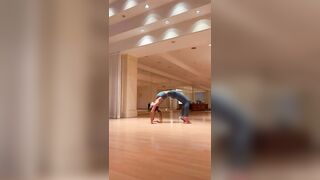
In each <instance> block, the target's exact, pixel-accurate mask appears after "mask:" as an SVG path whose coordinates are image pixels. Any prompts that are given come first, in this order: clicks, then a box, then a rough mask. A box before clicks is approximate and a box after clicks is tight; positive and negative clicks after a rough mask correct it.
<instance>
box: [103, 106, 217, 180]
mask: <svg viewBox="0 0 320 180" xmlns="http://www.w3.org/2000/svg"><path fill="white" fill-rule="evenodd" d="M190 120H191V121H192V124H182V122H181V121H179V120H178V113H177V112H174V113H172V112H171V113H166V114H165V116H164V123H162V124H153V125H151V124H150V120H149V118H148V116H147V114H145V115H141V116H139V117H138V118H128V119H117V120H110V130H109V131H110V132H109V149H110V152H109V158H110V161H109V165H110V169H109V170H110V174H109V175H110V179H111V180H195V179H196V180H209V179H210V173H211V147H210V144H211V143H210V142H211V139H210V138H211V117H210V112H197V113H192V114H191V116H190Z"/></svg>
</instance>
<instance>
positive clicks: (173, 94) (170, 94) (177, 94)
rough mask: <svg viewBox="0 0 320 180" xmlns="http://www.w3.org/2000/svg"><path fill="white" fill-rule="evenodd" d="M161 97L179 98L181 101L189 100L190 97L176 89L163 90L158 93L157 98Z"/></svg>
mask: <svg viewBox="0 0 320 180" xmlns="http://www.w3.org/2000/svg"><path fill="white" fill-rule="evenodd" d="M158 97H161V98H162V99H166V98H167V97H171V98H173V99H177V100H178V101H180V102H181V103H183V104H184V103H186V102H189V99H188V98H187V97H186V96H185V95H183V94H182V93H180V92H178V91H176V90H169V91H161V92H159V93H158V94H157V96H156V98H158Z"/></svg>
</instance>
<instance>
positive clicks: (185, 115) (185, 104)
mask: <svg viewBox="0 0 320 180" xmlns="http://www.w3.org/2000/svg"><path fill="white" fill-rule="evenodd" d="M168 97H170V98H173V99H177V100H178V101H180V102H181V103H182V109H181V116H180V119H181V120H183V123H185V124H191V122H190V121H189V107H190V101H189V99H188V98H187V97H186V96H185V95H183V94H182V93H180V92H178V91H177V90H167V91H161V92H159V93H158V94H157V95H156V99H155V101H154V102H151V103H150V107H149V108H150V110H151V112H150V120H151V123H152V124H155V123H159V122H161V121H158V120H154V117H155V113H156V111H158V108H159V105H160V103H161V102H163V100H165V99H166V98H168Z"/></svg>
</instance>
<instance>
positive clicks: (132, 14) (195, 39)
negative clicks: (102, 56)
mask: <svg viewBox="0 0 320 180" xmlns="http://www.w3.org/2000/svg"><path fill="white" fill-rule="evenodd" d="M127 1H128V0H113V1H112V2H111V1H109V3H110V8H111V9H112V10H113V11H114V15H113V16H111V17H109V25H110V34H109V40H110V47H111V49H114V52H115V51H117V50H118V49H120V50H121V53H122V54H130V55H132V56H135V57H137V58H139V61H138V62H139V66H138V67H139V71H138V80H139V82H140V83H143V84H146V83H156V84H167V85H170V86H171V87H172V86H175V85H176V86H183V85H192V86H194V87H196V88H200V89H206V90H209V89H210V77H211V76H210V74H211V47H209V44H210V43H211V24H208V23H205V24H201V23H200V26H199V27H201V28H202V27H203V25H206V26H209V27H208V28H206V27H205V28H204V29H201V28H200V30H199V31H194V28H195V27H196V26H197V23H198V22H199V21H201V20H207V19H208V20H209V21H210V14H211V1H210V0H197V1H195V0H161V1H160V0H148V1H144V0H136V2H137V3H136V5H135V6H133V7H132V8H130V9H126V10H124V9H123V7H124V6H125V3H126V2H127ZM133 1H135V0H133ZM146 2H147V3H148V4H149V5H150V8H149V9H146V8H145V5H146ZM175 11H177V12H178V11H181V13H177V14H175V15H172V12H175ZM197 11H198V12H197ZM123 15H125V17H123ZM150 15H155V16H156V17H157V19H156V21H155V22H152V23H150V24H145V21H146V19H147V17H148V16H150ZM166 20H167V21H169V22H170V23H169V24H165V23H164V22H165V21H166ZM179 28H180V29H179ZM141 29H143V30H144V31H143V32H142V31H141ZM169 29H177V32H179V33H180V34H178V35H177V36H175V37H173V38H170V39H167V40H163V39H162V38H160V37H162V36H163V33H166V32H167V30H169ZM145 35H148V36H149V35H150V36H153V37H157V39H156V41H155V42H153V43H151V44H148V45H144V46H136V45H135V44H136V39H137V40H139V39H140V38H141V37H144V36H145ZM130 44H132V45H130ZM192 47H196V48H197V49H191V48H192Z"/></svg>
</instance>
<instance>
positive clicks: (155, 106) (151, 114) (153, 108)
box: [150, 97, 162, 124]
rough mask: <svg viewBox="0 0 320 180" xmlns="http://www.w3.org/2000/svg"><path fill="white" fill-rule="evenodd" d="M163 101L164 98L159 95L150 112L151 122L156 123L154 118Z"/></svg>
mask: <svg viewBox="0 0 320 180" xmlns="http://www.w3.org/2000/svg"><path fill="white" fill-rule="evenodd" d="M161 101H162V98H161V97H159V98H158V99H156V101H155V103H154V104H153V105H152V109H151V112H150V120H151V124H153V123H154V122H153V120H154V117H155V115H156V109H157V107H158V106H159V105H160V103H161Z"/></svg>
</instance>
